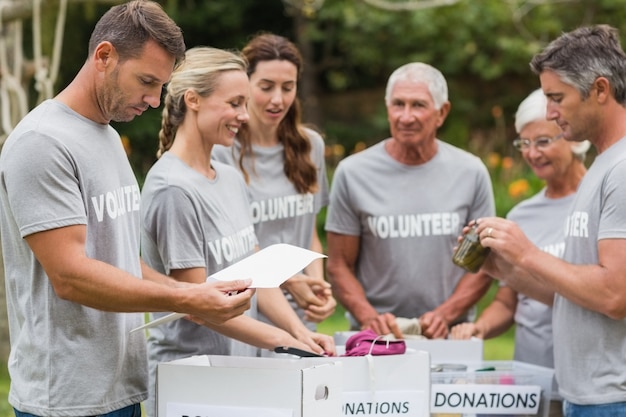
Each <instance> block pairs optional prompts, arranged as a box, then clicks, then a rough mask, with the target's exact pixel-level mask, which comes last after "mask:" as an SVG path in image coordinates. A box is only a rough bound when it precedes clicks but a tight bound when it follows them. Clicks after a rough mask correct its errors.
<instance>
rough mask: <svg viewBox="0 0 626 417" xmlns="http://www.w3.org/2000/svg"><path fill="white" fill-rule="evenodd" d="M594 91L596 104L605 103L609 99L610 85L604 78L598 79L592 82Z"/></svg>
mask: <svg viewBox="0 0 626 417" xmlns="http://www.w3.org/2000/svg"><path fill="white" fill-rule="evenodd" d="M593 90H595V91H596V97H597V98H596V100H597V101H598V103H606V101H607V100H608V99H609V98H610V97H611V83H610V82H609V80H607V79H606V78H605V77H598V78H596V80H595V81H594V82H593V87H592V91H593Z"/></svg>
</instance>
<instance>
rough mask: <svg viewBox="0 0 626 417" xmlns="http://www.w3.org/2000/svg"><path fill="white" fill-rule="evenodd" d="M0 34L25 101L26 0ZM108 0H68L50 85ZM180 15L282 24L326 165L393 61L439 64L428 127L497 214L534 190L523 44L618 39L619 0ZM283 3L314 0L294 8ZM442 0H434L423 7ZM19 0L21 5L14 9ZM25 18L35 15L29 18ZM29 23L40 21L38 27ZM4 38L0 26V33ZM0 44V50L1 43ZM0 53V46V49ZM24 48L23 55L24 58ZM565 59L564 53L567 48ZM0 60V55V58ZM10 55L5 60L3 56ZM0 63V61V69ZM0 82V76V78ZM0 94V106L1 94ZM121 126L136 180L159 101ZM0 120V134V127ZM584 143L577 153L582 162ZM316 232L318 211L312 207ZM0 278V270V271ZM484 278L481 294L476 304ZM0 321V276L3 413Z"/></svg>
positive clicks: (357, 137)
mask: <svg viewBox="0 0 626 417" xmlns="http://www.w3.org/2000/svg"><path fill="white" fill-rule="evenodd" d="M0 3H2V4H3V5H5V6H6V5H8V7H5V8H4V9H3V13H2V15H1V16H0V20H1V22H2V23H3V24H4V25H5V26H4V31H3V32H2V36H3V37H4V36H5V35H6V33H8V32H7V29H8V28H9V24H11V23H13V22H15V21H16V19H18V20H21V22H22V23H23V41H22V48H23V54H24V57H25V59H26V60H25V62H24V68H25V71H24V74H23V78H22V81H23V83H24V85H25V86H26V88H27V90H28V92H29V103H28V104H29V107H33V106H34V105H36V104H37V96H38V94H37V92H36V91H35V88H34V86H35V83H34V78H33V75H34V73H35V68H34V67H33V65H32V57H33V39H34V38H35V37H34V35H33V33H34V31H33V26H34V25H33V19H32V15H31V14H29V12H28V11H29V8H28V7H22V5H26V6H28V5H30V7H31V8H30V10H31V11H32V0H27V1H20V2H19V3H20V8H17V7H16V8H15V10H13V9H12V8H11V5H14V6H15V5H17V4H18V2H17V0H0ZM41 3H42V13H41V16H42V24H41V27H40V29H41V31H42V37H41V39H42V42H41V48H42V51H43V54H44V55H46V54H47V55H48V56H50V53H51V50H52V43H53V40H54V39H55V36H54V25H55V19H56V16H57V10H58V4H59V2H58V1H55V0H42V2H41ZM115 3H121V1H119V0H117V1H116V0H68V8H67V17H66V23H65V27H64V38H63V49H62V54H61V65H60V72H59V77H58V79H57V81H56V83H55V84H54V87H55V88H54V90H55V92H58V91H59V90H60V89H62V88H63V87H64V86H65V85H66V84H67V83H68V82H69V81H70V80H71V79H72V77H73V76H74V75H75V74H76V72H77V71H78V69H79V68H80V66H81V65H82V63H83V62H84V60H85V59H86V49H87V43H88V39H89V35H90V33H91V30H92V29H93V25H94V24H95V22H96V20H97V19H98V18H99V17H100V16H101V15H102V14H103V13H104V12H105V11H106V10H107V9H108V8H109V7H110V6H111V5H112V4H115ZM160 3H161V4H162V5H163V7H164V8H165V9H166V11H167V12H168V14H170V15H171V16H172V17H173V18H174V20H175V21H176V22H177V23H178V24H179V25H180V26H181V27H182V29H183V32H184V35H185V39H186V43H187V45H188V46H189V47H192V46H197V45H210V46H215V47H219V48H225V49H240V48H241V47H242V46H243V45H244V44H245V43H246V41H247V40H248V39H249V37H250V36H251V35H253V34H255V33H257V32H259V31H271V32H274V33H277V34H281V35H284V36H287V37H288V38H290V39H292V40H293V41H294V42H295V43H296V44H297V45H298V46H299V48H300V50H301V52H302V54H303V57H304V60H305V70H304V73H303V75H302V78H301V81H300V84H299V95H300V98H301V100H302V104H303V109H304V117H303V119H304V120H305V121H306V122H310V123H313V124H314V125H315V126H317V127H318V129H319V130H321V131H322V132H323V134H324V136H325V140H326V144H327V155H326V156H327V164H328V169H329V176H332V172H333V169H334V167H335V166H336V163H337V162H338V161H339V160H341V158H343V157H345V156H346V155H349V154H351V153H353V152H357V151H359V150H361V149H363V148H365V147H367V146H370V145H372V144H374V143H376V142H378V141H380V140H381V139H383V138H385V137H387V136H388V124H387V120H386V114H385V108H384V103H383V94H384V86H385V83H386V80H387V77H388V76H389V74H390V73H391V72H392V71H393V70H394V69H395V68H397V67H398V66H400V65H402V64H404V63H407V62H411V61H423V62H427V63H430V64H432V65H434V66H435V67H437V68H439V69H440V70H441V71H442V72H443V74H444V75H445V76H446V78H447V80H448V83H449V90H450V101H451V102H452V110H451V113H450V115H449V117H448V119H447V121H446V123H445V124H444V126H443V128H442V129H441V130H440V135H439V137H440V138H441V139H443V140H445V141H447V142H450V143H452V144H454V145H456V146H459V147H461V148H464V149H467V150H469V151H470V152H473V153H475V154H476V155H478V156H479V157H481V158H482V159H483V161H484V162H485V164H486V165H487V166H488V168H489V171H490V173H491V176H492V181H493V186H494V193H495V197H496V205H497V210H498V214H499V215H505V214H506V213H507V212H508V210H509V209H510V208H511V207H512V206H513V205H514V204H516V203H517V202H519V201H520V200H522V199H524V198H527V197H529V196H530V195H532V194H533V193H535V192H536V191H537V190H538V189H539V188H540V187H541V186H542V184H541V182H539V181H537V180H536V179H534V177H533V176H532V174H531V173H530V172H529V170H528V169H527V168H526V167H525V165H524V163H523V161H522V159H521V157H520V155H519V154H517V153H516V152H515V151H514V149H513V147H512V146H511V141H512V139H513V138H514V137H515V133H514V129H513V115H514V113H515V109H516V108H517V105H518V104H519V102H520V101H521V100H522V99H523V98H524V97H525V96H526V95H527V94H528V93H530V92H531V91H532V90H533V89H535V88H538V86H539V84H538V80H537V77H536V76H535V75H534V74H532V73H531V72H530V70H529V67H528V62H529V61H530V59H531V57H532V55H533V54H534V53H536V52H537V51H539V50H540V49H541V48H542V47H543V46H545V45H546V44H547V42H549V41H550V40H552V39H554V38H555V37H557V36H558V35H559V34H560V33H561V32H563V31H568V30H571V29H574V28H576V27H578V26H580V25H586V24H592V23H607V24H611V25H613V26H615V27H617V28H618V29H620V33H621V34H622V38H623V39H626V37H625V35H626V0H325V1H324V0H237V1H232V0H161V1H160ZM294 4H300V5H302V4H304V5H311V6H318V7H319V8H317V9H315V7H313V8H312V9H309V10H307V9H304V10H302V9H298V8H297V7H293V5H294ZM437 4H439V5H440V6H441V4H444V5H443V6H441V7H434V6H437ZM22 9H23V10H22ZM35 26H36V25H35ZM37 28H39V27H37ZM2 39H3V38H1V37H0V40H2ZM1 52H2V51H0V53H1ZM1 58H2V57H1V56H0V59H1ZM29 59H30V60H31V61H29ZM572 59H575V57H572ZM0 63H2V62H0ZM9 66H10V63H9ZM1 77H2V71H0V80H1ZM1 87H2V85H1V83H0V89H1ZM6 105H7V102H6V100H5V101H4V102H2V101H0V109H2V106H6ZM114 126H115V127H116V128H117V129H118V130H119V131H120V133H121V134H122V139H123V141H124V144H125V146H126V149H127V151H128V155H129V159H130V161H131V163H132V165H133V168H134V170H135V173H136V175H137V178H138V179H139V181H140V183H141V182H142V181H143V178H144V176H145V174H146V172H147V170H148V169H149V167H150V166H151V165H152V163H154V161H155V152H156V149H157V133H158V129H159V127H160V109H153V110H149V111H148V112H146V114H144V115H143V116H142V117H140V118H138V119H136V120H135V121H133V122H131V123H125V124H115V125H114ZM6 133H7V132H6V129H5V130H2V127H1V126H0V142H1V141H2V140H3V138H4V136H6ZM592 159H593V155H590V156H589V158H588V161H587V162H591V160H592ZM320 231H321V233H322V236H323V218H321V219H320ZM0 280H3V277H2V275H1V274H0ZM494 290H495V286H494V287H493V288H492V290H491V292H490V293H489V294H488V295H487V296H486V297H485V298H484V299H483V300H482V301H481V304H480V307H481V308H482V307H484V305H485V304H487V303H488V302H489V300H490V299H491V297H492V296H493V292H494ZM346 329H347V322H346V321H345V319H344V317H343V312H342V310H341V309H338V311H337V313H336V314H335V315H334V316H333V317H332V318H330V319H328V320H327V321H326V322H324V323H322V325H321V326H320V331H322V332H325V333H328V334H332V333H333V332H334V331H336V330H346ZM511 336H512V331H509V332H508V333H507V334H506V335H504V336H501V337H499V338H497V339H494V340H490V341H486V342H485V358H486V359H500V360H506V359H510V358H511V357H512V338H511ZM7 355H8V330H7V323H6V310H5V306H4V285H1V284H0V417H8V416H11V415H12V411H11V408H10V407H9V405H8V404H7V402H6V397H7V392H8V386H9V379H8V375H7V371H6V358H7Z"/></svg>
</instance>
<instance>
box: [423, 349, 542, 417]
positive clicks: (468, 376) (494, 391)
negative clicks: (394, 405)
mask: <svg viewBox="0 0 626 417" xmlns="http://www.w3.org/2000/svg"><path fill="white" fill-rule="evenodd" d="M459 365H461V366H462V367H463V368H464V369H459ZM553 376H554V370H552V369H550V368H545V367H543V366H537V365H532V364H529V363H524V362H518V361H484V362H474V363H465V364H454V365H452V364H450V366H448V367H446V366H445V365H444V366H442V367H438V368H433V371H432V373H431V382H432V387H431V401H430V410H431V413H432V416H441V415H446V416H447V415H455V416H465V415H472V416H473V415H494V414H496V415H498V416H519V417H521V416H524V417H526V416H543V417H547V416H548V414H549V409H550V398H551V395H552V378H553Z"/></svg>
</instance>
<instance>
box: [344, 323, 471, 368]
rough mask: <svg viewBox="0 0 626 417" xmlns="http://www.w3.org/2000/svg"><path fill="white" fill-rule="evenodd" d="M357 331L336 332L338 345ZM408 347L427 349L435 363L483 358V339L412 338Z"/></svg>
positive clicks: (408, 341) (409, 339)
mask: <svg viewBox="0 0 626 417" xmlns="http://www.w3.org/2000/svg"><path fill="white" fill-rule="evenodd" d="M355 333H356V332H355V331H344V332H335V335H334V339H335V344H336V345H338V346H339V345H345V344H346V341H347V340H348V338H349V337H350V336H352V335H353V334H355ZM404 342H405V343H406V346H407V348H409V349H413V350H425V351H426V352H428V353H429V354H430V361H431V362H432V363H433V364H435V363H447V362H479V361H482V360H483V340H482V339H477V338H473V339H471V340H452V339H418V338H416V339H411V338H407V339H406V340H405V341H404Z"/></svg>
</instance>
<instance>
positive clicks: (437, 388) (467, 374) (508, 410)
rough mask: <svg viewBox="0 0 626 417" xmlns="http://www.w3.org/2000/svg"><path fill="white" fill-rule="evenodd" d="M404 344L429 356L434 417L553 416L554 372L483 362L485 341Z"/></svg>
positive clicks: (342, 338)
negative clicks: (551, 411)
mask: <svg viewBox="0 0 626 417" xmlns="http://www.w3.org/2000/svg"><path fill="white" fill-rule="evenodd" d="M354 333H355V332H337V333H335V336H334V338H335V343H336V344H337V345H344V344H345V342H346V340H348V338H349V337H350V336H352V335H353V334H354ZM405 342H406V345H407V348H408V349H409V350H416V351H426V352H428V353H429V355H430V363H431V366H430V371H431V372H430V374H431V378H430V379H431V389H430V412H431V416H432V417H444V416H445V417H487V416H517V417H522V416H541V417H548V413H549V407H550V398H551V394H552V380H553V377H554V370H552V369H550V368H545V367H542V366H537V365H532V364H528V363H524V362H518V361H484V360H483V341H482V339H476V338H474V339H471V340H450V339H437V340H430V339H425V338H411V337H408V338H407V339H406V340H405ZM407 369H409V368H408V367H407Z"/></svg>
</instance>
